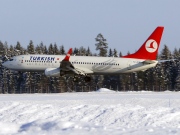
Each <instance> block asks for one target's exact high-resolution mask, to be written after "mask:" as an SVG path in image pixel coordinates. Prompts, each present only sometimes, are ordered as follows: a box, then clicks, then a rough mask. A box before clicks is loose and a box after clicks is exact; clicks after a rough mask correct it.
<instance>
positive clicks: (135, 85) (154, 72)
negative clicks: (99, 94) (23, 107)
mask: <svg viewBox="0 0 180 135" xmlns="http://www.w3.org/2000/svg"><path fill="white" fill-rule="evenodd" d="M95 42H96V43H95V46H96V50H97V51H99V53H92V52H91V50H90V47H88V48H84V47H83V46H81V47H79V48H77V47H75V48H73V54H72V55H79V56H96V57H99V56H103V57H121V56H122V53H121V52H119V53H118V51H117V50H116V49H115V48H114V49H112V48H109V47H108V43H107V40H106V39H105V38H104V37H103V35H102V34H98V35H97V37H96V38H95ZM128 53H129V52H128ZM22 54H51V55H65V54H66V50H65V48H64V46H63V45H60V46H58V45H57V44H56V43H54V44H52V43H51V44H50V45H48V46H47V45H44V44H43V42H41V43H40V44H38V45H34V43H33V41H32V40H30V42H29V44H28V45H27V48H24V47H22V45H21V44H20V42H19V41H18V42H17V44H16V45H8V43H7V42H5V43H2V42H1V41H0V93H61V92H73V91H76V92H87V91H94V90H97V89H99V88H102V87H104V88H108V89H112V90H115V91H128V90H131V91H139V90H146V91H149V90H150V91H164V90H171V91H174V90H176V91H179V90H180V62H179V59H180V49H177V48H175V49H174V51H173V52H171V51H170V50H169V48H168V46H167V45H164V47H163V49H162V50H161V52H160V53H159V54H158V58H157V59H158V60H168V59H174V60H171V61H166V62H162V63H159V64H157V66H156V67H154V68H151V69H148V70H146V71H140V72H136V73H128V74H119V75H91V78H92V79H91V82H88V83H87V82H84V80H83V78H80V81H79V82H74V81H73V76H70V75H65V76H60V77H46V76H45V75H44V73H43V72H24V73H21V72H16V71H11V70H9V69H7V68H4V67H3V66H2V62H4V61H6V60H8V59H9V58H11V57H13V56H16V55H22Z"/></svg>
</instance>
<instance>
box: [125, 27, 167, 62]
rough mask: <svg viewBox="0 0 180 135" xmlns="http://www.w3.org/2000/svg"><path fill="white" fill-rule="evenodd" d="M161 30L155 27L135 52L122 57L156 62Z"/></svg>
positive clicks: (162, 28)
mask: <svg viewBox="0 0 180 135" xmlns="http://www.w3.org/2000/svg"><path fill="white" fill-rule="evenodd" d="M163 30H164V27H162V26H159V27H157V28H156V29H155V30H154V32H153V33H152V34H151V35H150V36H149V38H148V39H147V40H146V41H145V42H144V44H143V45H142V46H141V47H140V48H139V50H138V51H137V52H135V53H133V54H129V55H126V56H122V57H123V58H136V59H148V60H156V56H157V52H158V49H159V45H160V41H161V37H162V33H163Z"/></svg>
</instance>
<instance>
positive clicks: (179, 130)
mask: <svg viewBox="0 0 180 135" xmlns="http://www.w3.org/2000/svg"><path fill="white" fill-rule="evenodd" d="M106 90H107V91H108V92H107V91H106ZM99 91H103V93H102V94H100V93H98V92H94V93H88V92H87V93H85V92H84V93H60V94H22V95H21V94H16V95H15V94H14V95H13V94H7V95H6V94H2V95H0V134H1V135H9V134H10V135H14V134H23V135H32V134H35V135H42V134H52V135H54V134H63V135H91V134H103V135H108V134H112V135H119V134H126V135H132V134H146V135H152V134H153V135H159V134H163V135H166V134H168V135H174V134H180V122H179V121H180V99H179V97H180V93H179V92H178V93H177V92H171V93H167V92H159V93H156V92H152V93H149V92H147V93H146V92H142V93H141V92H140V93H136V94H134V93H128V92H112V91H111V90H108V89H104V88H103V89H100V90H99ZM104 91H105V92H104ZM109 91H110V92H112V93H111V94H109ZM106 92H107V93H106Z"/></svg>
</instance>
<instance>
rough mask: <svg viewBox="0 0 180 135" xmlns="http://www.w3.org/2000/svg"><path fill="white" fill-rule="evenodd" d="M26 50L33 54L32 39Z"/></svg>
mask: <svg viewBox="0 0 180 135" xmlns="http://www.w3.org/2000/svg"><path fill="white" fill-rule="evenodd" d="M27 52H28V53H29V54H35V51H34V44H33V41H32V40H30V42H29V45H28V46H27Z"/></svg>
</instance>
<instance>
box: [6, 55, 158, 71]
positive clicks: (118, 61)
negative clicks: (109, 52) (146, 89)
mask: <svg viewBox="0 0 180 135" xmlns="http://www.w3.org/2000/svg"><path fill="white" fill-rule="evenodd" d="M64 57H65V56H64V55H38V54H37V55H20V56H14V57H13V58H12V59H11V60H9V61H7V62H5V63H4V64H3V66H5V67H7V68H9V69H11V70H16V71H45V70H46V69H47V68H59V67H60V63H61V61H62V60H63V59H64ZM69 61H70V62H71V64H72V65H73V66H74V67H76V68H78V69H82V70H85V71H87V74H118V73H130V72H136V71H143V70H146V69H148V68H151V67H154V66H156V64H157V63H158V62H157V61H155V62H154V63H152V64H145V63H143V61H144V60H143V59H132V58H119V57H93V56H71V57H70V60H69ZM88 71H92V72H88Z"/></svg>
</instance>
